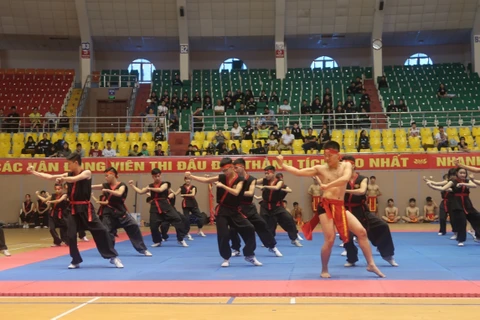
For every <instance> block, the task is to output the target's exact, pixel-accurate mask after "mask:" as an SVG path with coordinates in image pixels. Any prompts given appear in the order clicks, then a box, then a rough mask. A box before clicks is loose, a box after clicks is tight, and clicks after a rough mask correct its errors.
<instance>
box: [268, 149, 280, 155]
mask: <svg viewBox="0 0 480 320" xmlns="http://www.w3.org/2000/svg"><path fill="white" fill-rule="evenodd" d="M268 154H277V155H278V151H277V150H270V151H268Z"/></svg>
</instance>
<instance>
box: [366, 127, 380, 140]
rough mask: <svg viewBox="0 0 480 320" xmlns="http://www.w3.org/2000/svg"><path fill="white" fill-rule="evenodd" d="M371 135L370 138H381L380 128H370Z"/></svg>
mask: <svg viewBox="0 0 480 320" xmlns="http://www.w3.org/2000/svg"><path fill="white" fill-rule="evenodd" d="M369 136H370V139H374V138H377V139H380V130H378V129H372V130H370V134H369Z"/></svg>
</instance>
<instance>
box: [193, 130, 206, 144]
mask: <svg viewBox="0 0 480 320" xmlns="http://www.w3.org/2000/svg"><path fill="white" fill-rule="evenodd" d="M193 139H194V140H195V141H200V142H201V143H203V141H205V132H203V131H196V132H195V133H194V134H193Z"/></svg>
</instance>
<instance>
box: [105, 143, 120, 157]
mask: <svg viewBox="0 0 480 320" xmlns="http://www.w3.org/2000/svg"><path fill="white" fill-rule="evenodd" d="M103 156H104V157H116V156H117V151H115V149H112V142H111V141H107V147H106V148H105V149H103Z"/></svg>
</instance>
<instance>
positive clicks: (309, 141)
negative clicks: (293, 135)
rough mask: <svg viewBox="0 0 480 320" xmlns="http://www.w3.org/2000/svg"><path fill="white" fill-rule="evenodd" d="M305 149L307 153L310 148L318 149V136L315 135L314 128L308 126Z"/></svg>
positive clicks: (303, 146)
mask: <svg viewBox="0 0 480 320" xmlns="http://www.w3.org/2000/svg"><path fill="white" fill-rule="evenodd" d="M302 149H303V151H305V153H307V151H308V150H318V143H317V137H315V136H314V135H313V129H312V128H308V131H307V136H306V137H305V143H304V144H303V145H302Z"/></svg>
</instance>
